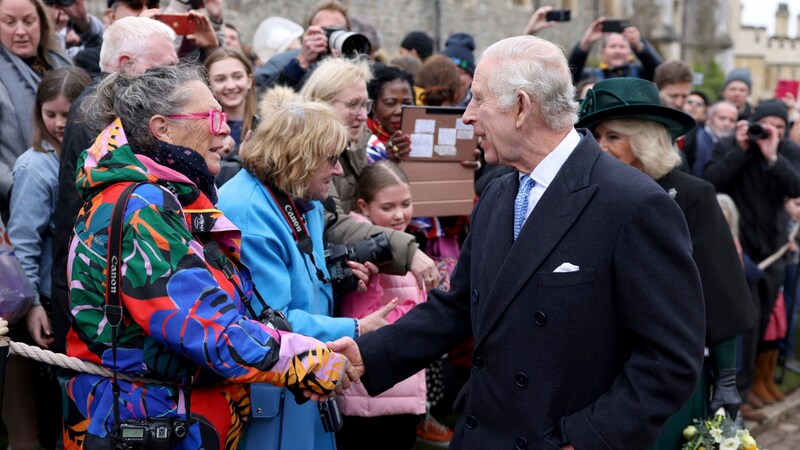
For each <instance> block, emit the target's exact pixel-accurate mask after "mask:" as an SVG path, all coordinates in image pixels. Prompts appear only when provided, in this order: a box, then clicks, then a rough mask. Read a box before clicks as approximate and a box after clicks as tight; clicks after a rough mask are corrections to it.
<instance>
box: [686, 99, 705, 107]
mask: <svg viewBox="0 0 800 450" xmlns="http://www.w3.org/2000/svg"><path fill="white" fill-rule="evenodd" d="M686 104H687V105H692V106H706V104H705V103H704V102H702V101H700V100H692V99H690V98H687V99H686Z"/></svg>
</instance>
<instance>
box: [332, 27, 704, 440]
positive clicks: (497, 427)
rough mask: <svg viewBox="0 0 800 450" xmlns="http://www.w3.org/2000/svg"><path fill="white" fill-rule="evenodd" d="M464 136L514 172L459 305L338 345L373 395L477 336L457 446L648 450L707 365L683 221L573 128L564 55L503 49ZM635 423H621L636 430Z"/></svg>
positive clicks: (434, 304)
mask: <svg viewBox="0 0 800 450" xmlns="http://www.w3.org/2000/svg"><path fill="white" fill-rule="evenodd" d="M472 89H473V97H472V100H471V102H470V103H469V106H468V107H467V110H466V112H465V113H464V117H463V120H464V123H466V124H470V125H472V126H473V127H474V131H475V134H476V135H478V136H480V137H481V138H482V144H481V146H482V148H483V150H484V152H485V156H486V160H487V162H489V163H492V164H502V165H507V166H511V167H513V168H514V169H516V170H515V171H514V172H512V173H510V174H508V175H505V176H503V177H501V178H498V179H497V180H495V181H494V182H493V183H491V184H490V185H489V186H488V187H487V188H486V189H485V190H484V192H483V195H482V196H481V198H480V201H479V202H478V204H477V205H476V207H475V210H474V212H473V215H472V222H471V225H472V230H471V232H470V236H469V237H468V238H467V240H466V242H465V243H464V246H463V248H462V251H461V257H460V259H459V261H458V266H457V267H456V270H455V272H454V274H453V277H452V282H451V290H450V292H437V291H431V293H430V294H429V297H428V301H427V302H425V303H423V304H421V305H419V306H417V307H415V308H414V309H413V310H411V311H410V312H409V313H408V314H407V315H406V316H404V317H403V318H402V319H400V320H399V321H397V322H396V323H395V324H392V325H389V326H387V327H384V328H382V329H380V330H377V331H376V332H374V333H368V334H365V335H364V336H361V337H359V338H358V339H357V340H356V341H352V340H348V339H341V340H339V341H337V342H335V343H331V344H330V345H332V348H334V349H337V350H336V351H344V352H345V353H346V354H347V355H348V357H349V358H350V361H351V362H352V363H353V364H354V365H355V366H356V368H357V369H358V370H359V371H360V372H361V373H363V377H362V382H363V383H364V385H365V386H366V388H367V390H368V391H369V392H370V393H371V394H376V393H378V392H381V391H383V390H386V389H388V388H390V387H391V386H392V385H393V384H394V383H395V382H397V381H398V380H400V379H403V378H405V377H407V376H409V375H411V374H413V373H414V372H416V371H418V370H419V369H420V368H422V367H424V366H425V365H426V364H428V363H430V362H431V361H433V360H434V359H435V358H436V357H437V356H438V355H441V354H442V353H444V352H446V351H448V350H449V349H451V348H453V347H454V346H455V345H456V344H458V343H459V342H461V341H463V340H464V339H466V338H468V337H473V338H474V342H475V349H474V352H473V358H472V373H471V374H470V378H469V382H468V384H467V386H466V388H465V391H464V393H465V394H466V395H462V396H461V397H460V399H459V400H458V401H459V402H460V407H461V408H463V413H462V415H461V419H460V420H459V422H458V424H457V426H456V430H455V434H454V437H453V440H452V441H451V448H457V449H485V448H497V447H500V446H503V447H509V448H518V449H527V448H530V449H539V448H565V449H570V448H573V447H574V448H592V449H600V448H604V449H611V448H629V449H637V448H645V447H647V446H648V445H649V444H650V443H651V442H652V441H653V440H654V439H655V438H656V435H657V434H658V432H659V430H660V428H661V425H662V424H663V421H664V420H665V419H666V418H667V417H668V416H669V415H670V414H672V413H674V412H675V411H677V410H678V409H679V408H680V407H681V406H683V404H684V402H685V401H686V399H687V398H688V397H689V395H690V393H691V392H692V390H693V388H694V385H695V382H696V381H697V379H698V376H699V373H700V369H701V366H702V362H703V346H704V330H705V324H704V315H703V298H702V293H701V288H700V281H699V277H698V274H697V269H696V267H695V264H694V262H693V261H692V258H691V248H692V246H691V241H690V239H689V235H688V231H687V229H686V224H685V221H684V219H683V215H682V213H681V211H680V209H679V208H678V207H677V205H676V204H675V201H674V200H672V199H671V198H670V197H669V195H667V194H666V193H665V192H664V190H663V189H661V188H660V187H659V186H658V185H657V184H655V183H654V182H653V181H652V180H650V179H649V178H648V177H647V176H645V175H643V174H642V173H641V172H639V171H637V170H632V169H631V168H630V167H628V166H626V165H623V164H620V163H619V161H617V160H615V159H614V158H613V157H610V156H608V155H606V154H604V153H603V152H602V150H601V149H600V147H599V146H598V145H597V143H596V142H595V141H594V139H593V138H592V136H591V134H590V133H588V132H587V131H586V130H576V129H575V128H574V127H573V123H574V122H575V119H576V109H577V105H576V103H575V102H574V101H573V100H572V98H573V93H574V88H573V86H572V82H571V78H570V71H569V67H568V65H567V61H566V59H565V57H564V56H563V53H562V51H561V49H559V48H558V47H557V46H555V45H554V44H552V43H550V42H548V41H545V40H543V39H539V38H536V37H532V36H520V37H513V38H509V39H505V40H502V41H500V42H498V43H496V44H494V45H492V46H491V47H489V48H488V49H487V50H486V51H485V52H484V54H483V58H482V59H481V61H480V62H479V64H478V66H477V69H476V71H475V80H474V83H473V85H472ZM621 418H624V419H621Z"/></svg>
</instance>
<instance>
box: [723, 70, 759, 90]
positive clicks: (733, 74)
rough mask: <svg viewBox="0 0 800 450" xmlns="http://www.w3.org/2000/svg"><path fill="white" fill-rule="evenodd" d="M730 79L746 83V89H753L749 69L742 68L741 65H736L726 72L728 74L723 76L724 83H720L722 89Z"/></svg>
mask: <svg viewBox="0 0 800 450" xmlns="http://www.w3.org/2000/svg"><path fill="white" fill-rule="evenodd" d="M731 81H741V82H742V83H744V84H746V85H747V90H748V91H750V90H752V89H753V80H752V78H750V70H749V69H743V68H741V67H737V68H735V69H733V70H731V71H730V72H729V73H728V76H727V77H725V83H723V84H722V89H725V87H726V86H727V85H728V83H730V82H731Z"/></svg>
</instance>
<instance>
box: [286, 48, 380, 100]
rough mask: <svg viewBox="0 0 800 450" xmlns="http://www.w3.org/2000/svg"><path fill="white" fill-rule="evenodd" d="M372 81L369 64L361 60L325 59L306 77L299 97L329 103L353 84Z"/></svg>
mask: <svg viewBox="0 0 800 450" xmlns="http://www.w3.org/2000/svg"><path fill="white" fill-rule="evenodd" d="M371 79H372V72H371V71H370V68H369V64H367V62H366V60H363V59H344V58H327V59H325V60H324V61H322V62H321V63H320V64H319V66H317V68H316V69H314V72H312V73H311V76H309V77H308V80H306V83H305V84H304V85H303V89H301V90H300V95H302V96H303V98H305V99H306V100H318V101H321V102H325V103H331V102H333V100H334V99H335V98H336V96H337V95H339V93H340V92H341V91H343V90H345V89H347V88H349V87H350V86H352V85H353V84H355V83H357V82H359V81H363V82H364V86H365V89H366V84H367V83H369V81H370V80H371Z"/></svg>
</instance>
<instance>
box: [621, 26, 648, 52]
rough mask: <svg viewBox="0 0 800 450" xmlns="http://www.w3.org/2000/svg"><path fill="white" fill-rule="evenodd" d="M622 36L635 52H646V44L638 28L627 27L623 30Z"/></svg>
mask: <svg viewBox="0 0 800 450" xmlns="http://www.w3.org/2000/svg"><path fill="white" fill-rule="evenodd" d="M622 36H623V37H624V38H625V40H627V41H628V43H629V44H630V46H631V48H632V49H633V51H634V52H641V51H642V50H644V42H642V33H640V32H639V29H638V28H636V27H626V28H625V29H624V30H622Z"/></svg>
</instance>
